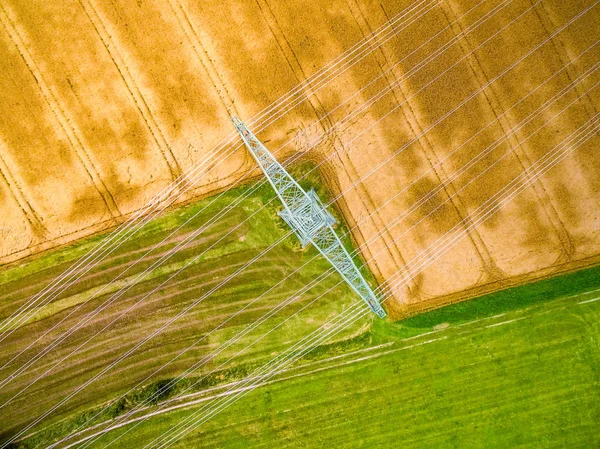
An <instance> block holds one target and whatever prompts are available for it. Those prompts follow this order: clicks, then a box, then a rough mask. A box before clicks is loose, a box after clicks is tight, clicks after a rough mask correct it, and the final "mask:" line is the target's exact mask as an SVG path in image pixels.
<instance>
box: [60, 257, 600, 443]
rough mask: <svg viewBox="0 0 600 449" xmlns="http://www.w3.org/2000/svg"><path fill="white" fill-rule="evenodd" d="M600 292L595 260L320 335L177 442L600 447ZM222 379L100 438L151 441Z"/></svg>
mask: <svg viewBox="0 0 600 449" xmlns="http://www.w3.org/2000/svg"><path fill="white" fill-rule="evenodd" d="M599 298H600V269H598V268H595V269H589V270H585V271H581V272H577V273H574V274H571V275H567V276H562V277H557V278H553V279H551V280H547V281H542V282H539V283H536V284H530V285H527V286H525V287H521V288H514V289H509V290H505V291H502V292H499V293H497V294H492V295H488V296H484V297H481V298H477V299H474V300H471V301H468V302H465V303H461V304H456V305H452V306H447V307H445V308H442V309H438V310H436V311H433V312H429V313H424V314H421V315H418V316H416V317H414V318H409V319H407V320H403V321H399V322H395V323H389V322H388V323H385V322H382V321H376V322H375V323H374V325H373V326H372V327H371V328H370V329H369V330H368V331H366V333H365V334H364V337H366V338H363V339H361V344H360V345H359V346H358V347H356V346H355V345H347V346H345V349H343V350H339V349H338V348H336V346H340V345H339V343H338V344H337V345H331V346H325V347H321V348H317V350H316V351H315V353H314V354H313V355H312V356H311V357H309V358H308V360H306V361H305V362H304V363H303V364H302V365H300V366H296V367H295V368H293V369H291V370H289V371H287V372H285V373H282V374H281V375H280V376H278V379H277V380H276V381H275V382H273V383H270V384H269V385H265V386H261V387H259V388H257V389H256V390H254V391H253V392H252V393H250V394H249V395H247V396H246V397H244V398H242V399H240V400H239V402H237V403H236V404H234V405H232V406H231V407H230V408H229V409H226V410H225V411H224V412H223V413H221V414H220V415H218V416H217V417H215V418H214V419H213V420H211V421H209V422H208V423H206V424H205V425H204V426H202V427H201V428H199V429H198V430H196V431H194V432H192V433H191V434H190V435H189V436H188V437H187V438H186V439H185V440H183V441H182V442H180V443H179V444H175V445H174V446H173V447H199V448H213V447H215V448H216V447H224V448H254V447H257V448H258V447H276V446H282V445H284V446H286V447H326V446H330V445H337V446H341V447H364V446H365V445H374V446H379V445H382V446H387V445H388V444H389V442H390V441H401V442H402V446H403V447H418V448H421V447H496V448H513V447H516V446H526V447H545V448H547V447H565V446H569V447H574V448H578V447H581V448H588V447H595V446H597V445H598V444H599V443H600V440H599V436H598V432H597V422H598V419H599V417H600V406H599V403H600V402H599V399H600V382H599V377H598V370H599V369H600V351H599V349H600V325H599V322H598V314H599V313H600V300H599ZM354 340H355V341H356V340H357V338H356V337H355V338H354ZM220 391H221V390H218V389H217V391H214V390H213V391H210V392H208V393H206V394H205V395H203V394H202V393H198V394H196V395H195V396H194V395H192V397H188V398H186V400H182V401H180V402H177V401H176V400H171V404H170V405H171V406H179V407H181V408H180V409H178V410H174V411H171V412H169V413H166V414H161V415H158V416H154V417H152V418H150V419H148V420H146V421H142V422H141V424H139V423H137V422H134V423H132V424H130V425H129V427H132V426H133V425H135V424H139V425H138V426H137V427H136V428H135V432H131V431H130V430H131V429H130V428H129V427H128V426H124V427H120V428H119V429H116V430H114V431H113V432H111V433H108V434H106V435H105V436H103V437H101V438H99V439H98V440H96V441H95V444H93V445H92V446H91V447H98V448H101V447H104V446H105V445H106V444H108V443H109V442H113V441H114V442H113V443H112V445H111V447H123V448H128V447H137V446H143V445H144V444H146V443H149V442H150V441H152V439H154V438H155V437H157V436H159V435H160V434H161V433H162V432H164V431H166V430H168V429H169V428H171V427H172V426H174V425H176V424H177V423H179V422H181V421H182V420H183V419H184V418H185V417H187V416H189V415H190V414H191V413H193V412H194V411H195V410H196V409H197V407H200V406H201V405H203V404H204V403H203V402H202V398H203V397H204V396H210V395H214V394H218V393H219V392H220ZM195 401H198V402H199V405H196V406H188V407H185V405H186V402H187V403H188V404H189V403H193V402H195ZM154 410H156V409H155V408H152V407H151V408H149V409H147V410H145V411H144V413H152V412H153V411H154ZM97 430H98V429H96V431H97ZM83 436H85V433H84V434H82V435H80V436H79V438H83ZM120 436H121V438H119V439H117V437H120ZM75 441H78V439H77V438H74V439H72V440H71V441H70V442H75Z"/></svg>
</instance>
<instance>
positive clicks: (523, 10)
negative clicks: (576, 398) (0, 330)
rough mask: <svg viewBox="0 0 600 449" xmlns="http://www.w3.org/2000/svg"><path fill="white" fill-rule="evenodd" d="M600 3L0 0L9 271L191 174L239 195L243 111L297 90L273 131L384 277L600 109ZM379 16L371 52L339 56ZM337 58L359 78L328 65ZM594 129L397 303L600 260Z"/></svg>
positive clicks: (451, 297) (270, 137)
mask: <svg viewBox="0 0 600 449" xmlns="http://www.w3.org/2000/svg"><path fill="white" fill-rule="evenodd" d="M599 14H600V9H599V8H598V7H597V6H596V5H595V3H594V2H592V1H590V0H569V1H564V0H544V1H530V0H510V1H509V0H506V1H500V0H483V1H479V0H477V1H476V0H468V1H456V0H452V1H444V2H433V1H425V2H418V4H413V2H411V1H408V0H402V1H396V0H394V1H383V2H379V1H372V0H358V1H357V0H350V1H345V0H334V1H328V2H310V4H307V3H306V2H305V1H301V0H298V1H289V2H285V4H282V3H280V2H271V1H269V0H259V1H257V2H240V1H238V0H226V1H224V2H219V3H218V4H215V3H213V2H188V1H185V0H168V1H165V2H152V1H140V2H137V3H135V4H133V3H131V2H126V1H112V2H108V1H100V0H82V1H75V0H61V1H59V2H43V1H41V0H35V1H32V2H26V3H23V2H21V1H18V0H9V1H6V2H3V3H2V8H1V9H0V19H1V20H0V43H1V44H0V52H2V53H1V54H0V61H1V62H0V64H2V66H1V67H0V68H1V70H0V84H1V85H2V86H5V87H4V88H3V89H2V90H0V108H2V113H1V114H0V172H1V173H0V174H1V175H2V176H0V198H1V199H2V200H1V201H0V207H1V213H2V216H3V217H4V219H3V221H2V228H1V229H0V233H1V234H0V235H1V236H2V238H1V239H0V261H2V262H10V261H14V260H18V259H21V258H22V257H24V256H27V255H30V254H36V253H39V252H41V251H43V250H45V249H48V248H51V247H58V246H60V245H62V244H65V243H68V242H73V241H76V240H77V239H79V238H81V237H83V236H90V235H94V234H95V233H97V232H99V231H102V230H106V229H109V228H111V227H113V226H114V225H115V224H116V223H119V222H121V221H122V220H124V219H126V218H127V217H129V216H131V214H135V213H136V211H138V210H140V208H141V207H142V206H143V205H144V204H145V203H146V202H147V201H148V200H149V199H150V198H152V197H153V195H156V194H157V193H158V192H160V191H161V190H162V189H163V188H165V187H166V186H168V185H170V183H171V182H172V181H173V180H175V179H177V177H178V176H179V175H180V174H181V173H186V172H187V170H190V169H191V168H192V167H195V168H196V169H197V170H199V172H194V173H195V174H196V175H198V176H195V177H191V178H189V179H188V181H189V183H188V184H187V185H186V187H185V189H182V191H181V192H180V193H179V194H178V195H179V196H178V199H177V201H178V202H179V204H182V203H183V202H186V201H189V200H191V199H194V198H195V199H197V198H203V197H206V196H209V195H211V194H214V193H215V192H218V191H220V190H223V189H227V188H230V187H232V186H234V185H236V183H238V182H239V180H240V179H241V178H242V177H243V176H244V175H245V174H246V173H247V172H248V170H250V169H251V168H252V167H254V166H253V164H252V161H251V159H250V158H249V156H248V154H247V153H246V152H245V151H243V150H241V148H240V147H239V146H237V142H233V143H232V141H230V140H227V136H231V132H232V131H233V129H232V127H231V123H230V120H229V119H230V116H231V115H234V114H236V115H239V116H240V117H241V118H242V119H244V120H245V119H248V120H249V119H250V118H252V117H255V116H257V114H259V112H260V111H263V110H264V108H268V107H269V105H272V104H276V101H277V100H278V99H279V98H282V96H284V95H286V94H288V93H289V92H291V91H292V90H293V89H294V88H295V86H297V85H299V83H303V84H300V87H299V90H298V92H299V93H298V94H297V95H296V96H292V97H286V98H288V101H287V102H284V103H283V105H284V106H285V107H284V106H281V108H279V109H277V108H276V111H277V113H276V112H272V113H270V114H267V116H266V117H267V118H264V117H263V119H262V120H260V121H259V123H260V124H261V125H260V126H259V125H256V128H257V129H256V130H257V131H260V132H259V134H258V135H259V137H260V138H261V139H263V140H264V141H265V142H267V143H268V146H269V147H270V148H271V149H272V150H275V149H279V153H278V154H279V157H281V158H282V159H285V158H286V157H288V156H291V155H294V154H298V153H306V154H305V157H307V158H310V159H312V160H315V161H318V162H319V163H321V162H322V163H323V165H322V174H323V176H324V177H325V181H326V183H327V185H328V186H329V188H330V190H331V191H332V192H333V193H334V194H336V195H338V194H341V193H343V195H342V196H341V197H340V199H339V201H338V204H339V207H340V209H341V211H342V213H343V214H344V217H345V219H346V220H347V222H348V223H349V224H350V225H351V226H354V224H356V223H357V222H358V221H360V223H361V224H360V225H359V226H357V227H356V229H354V230H353V233H354V239H355V241H357V242H358V243H363V242H369V243H368V244H367V245H366V247H365V248H364V250H363V253H364V254H363V255H364V257H365V258H366V259H369V260H370V262H369V268H370V270H371V271H372V272H373V274H374V275H375V277H376V278H377V281H378V282H379V283H380V284H385V283H387V282H389V281H390V278H391V277H392V276H393V275H394V273H396V272H397V271H398V270H399V269H401V268H403V267H404V266H405V265H406V264H407V263H408V262H409V261H410V260H411V259H413V258H414V257H415V256H416V255H418V254H419V253H420V252H421V251H422V250H423V249H424V248H426V247H427V246H428V245H429V244H430V243H431V242H433V241H435V239H437V238H438V237H439V236H440V235H442V234H443V233H444V232H445V231H446V230H447V229H449V228H451V227H452V226H455V225H461V223H462V224H463V225H464V226H467V225H468V222H469V214H470V213H471V212H472V211H473V210H474V209H475V208H476V207H477V206H478V205H479V204H481V202H482V201H485V200H486V199H487V198H488V197H489V195H490V194H492V193H493V192H495V191H496V190H497V189H499V188H500V187H502V186H503V185H505V184H506V183H507V182H508V181H509V180H511V179H513V177H514V176H516V175H517V174H519V173H521V172H522V171H523V170H525V169H527V168H528V167H530V166H531V164H532V163H533V162H534V161H536V160H537V159H538V158H539V157H541V156H542V155H544V154H545V153H546V152H548V151H549V150H550V149H551V148H553V146H555V145H556V144H557V143H559V142H560V141H561V140H562V139H564V138H565V137H566V136H569V135H570V134H571V133H572V132H573V131H574V130H576V129H577V128H578V127H579V126H581V125H582V124H584V123H586V121H587V120H588V119H589V118H590V117H592V116H593V115H594V114H596V113H597V112H598V109H599V102H600V95H599V94H598V89H597V88H596V83H597V80H598V72H597V71H596V70H594V71H592V72H590V73H588V70H590V69H591V68H593V67H594V64H595V63H596V62H597V61H598V54H599V50H598V47H597V46H594V44H595V43H597V41H598V39H600V31H599V30H600V27H598V26H597V24H598V21H599V20H600V19H599ZM385 26H388V28H387V30H391V31H393V32H391V31H390V32H389V33H387V34H380V35H378V37H377V39H375V41H374V42H373V40H371V41H370V44H369V46H368V51H366V52H365V53H364V55H363V56H362V57H361V59H360V60H354V59H352V58H351V57H350V56H348V54H347V53H344V51H345V50H348V51H349V49H352V48H354V45H355V44H357V43H360V42H362V41H361V40H362V39H365V38H366V37H368V36H369V35H370V33H371V32H376V31H377V30H381V29H382V27H385ZM155 36H161V39H155ZM384 36H385V38H384ZM340 55H345V57H344V58H342V59H341V61H343V62H344V64H346V65H344V66H340V67H342V68H344V70H341V69H340V70H337V66H336V71H335V72H332V73H334V74H332V73H330V72H327V71H325V72H321V71H320V70H321V69H322V68H325V69H327V68H328V67H329V66H330V63H331V61H334V60H336V58H339V57H340ZM509 69H510V70H509ZM332 70H333V69H332ZM505 70H506V73H504V71H505ZM323 73H325V74H326V75H327V77H325V78H322V79H324V80H326V81H327V82H324V81H323V83H321V82H319V83H318V84H315V83H316V81H315V83H313V82H312V81H311V80H312V79H313V78H311V77H313V76H316V75H319V74H323ZM334 75H335V76H334ZM500 75H501V76H500ZM319 76H320V75H319ZM318 79H321V78H318ZM564 89H567V90H566V91H564V92H563V90H564ZM560 92H563V95H562V96H561V97H560V98H559V99H557V101H556V102H554V103H552V104H550V105H548V107H547V108H546V109H544V110H542V111H541V112H539V114H537V115H535V116H534V120H532V121H531V122H527V123H525V124H523V121H524V120H525V118H527V117H528V115H529V114H530V113H532V112H535V111H537V110H538V109H539V108H541V107H542V106H544V105H546V103H547V102H548V101H549V100H550V99H551V98H552V97H553V96H554V95H556V94H558V93H560ZM380 93H381V96H380V97H377V95H378V94H380ZM472 94H473V95H475V94H476V95H475V97H473V98H472V99H471V100H469V101H467V102H466V103H464V104H462V103H463V102H465V101H466V99H467V98H469V96H470V95H472ZM373 98H378V99H377V100H376V101H375V100H372V101H371V99H373ZM292 104H293V105H294V106H293V107H292ZM364 105H367V106H368V107H365V108H364V109H360V108H361V107H363V106H364ZM459 105H461V106H460V108H458V106H459ZM282 108H283V109H282ZM454 108H458V109H456V111H454V112H453V113H452V114H451V115H449V116H448V117H446V118H444V120H443V121H441V122H440V123H438V121H440V120H441V119H442V117H445V114H446V113H447V112H449V111H451V110H453V109H454ZM563 109H564V110H563ZM267 119H268V120H267ZM263 124H264V126H263ZM267 124H268V126H267ZM513 131H514V132H513ZM323 134H326V138H321V137H322V136H323ZM472 136H475V137H473V138H472V139H470V138H471V137H472ZM417 137H418V138H417ZM499 139H500V142H499V143H497V147H494V150H493V151H492V152H491V153H489V154H488V155H487V157H485V158H483V159H482V160H480V161H479V162H478V163H477V164H475V165H474V166H473V167H471V169H469V170H468V171H467V172H466V173H463V174H461V175H460V176H458V175H455V174H456V173H458V172H459V170H460V169H461V167H463V165H464V164H466V163H467V162H468V161H470V160H471V159H472V158H474V157H475V156H476V155H477V154H479V152H480V151H482V149H484V148H487V147H488V146H490V145H492V144H495V143H496V142H498V140H499ZM597 139H598V137H597V136H596V137H595V138H593V139H590V140H589V141H588V142H587V143H585V144H584V145H583V147H582V148H581V149H580V150H578V151H577V152H576V153H575V154H573V155H572V156H571V157H570V158H569V160H568V162H565V163H564V167H565V168H564V169H562V170H553V171H552V172H550V173H548V175H547V176H546V177H544V179H542V180H539V181H536V182H535V183H534V185H533V187H532V189H530V190H529V191H528V192H526V193H525V194H524V195H522V196H521V197H520V198H519V199H517V200H516V201H515V202H514V203H513V204H512V205H511V206H510V207H508V208H506V209H504V210H502V211H501V212H500V213H499V214H498V216H497V217H496V218H495V219H494V220H491V221H490V222H489V223H486V224H484V225H483V226H481V227H478V228H477V229H474V230H471V231H470V233H469V234H470V235H469V238H467V239H464V241H462V242H461V243H460V245H458V246H457V247H456V248H455V249H454V251H452V252H451V253H448V254H446V255H444V256H443V257H442V258H441V259H440V260H439V261H438V263H436V264H434V265H432V266H430V267H428V268H427V269H426V270H423V272H422V273H419V275H418V276H415V278H414V279H412V281H411V282H410V284H409V285H407V286H403V287H402V288H395V287H394V285H393V282H391V281H390V282H389V284H390V285H389V286H390V289H391V290H392V293H393V295H394V298H395V301H393V302H392V301H390V303H389V306H388V309H389V311H390V312H391V313H393V314H394V316H396V317H401V316H403V315H404V314H406V313H410V312H414V311H418V310H423V309H429V308H432V307H436V306H439V305H441V304H444V303H449V302H454V301H457V300H460V299H464V298H467V297H471V296H473V295H478V294H482V293H484V292H490V291H494V290H497V289H500V288H504V287H506V286H507V285H515V284H520V283H523V282H527V281H529V280H531V279H535V278H540V277H544V276H547V275H550V274H552V273H558V272H564V271H568V270H571V269H575V268H578V267H583V266H590V265H593V264H594V263H596V262H598V254H599V253H600V240H599V235H600V234H598V229H600V226H599V222H598V220H599V218H598V214H597V213H594V211H597V210H598V207H599V206H598V195H597V192H598V191H599V190H600V186H599V185H598V179H597V176H596V174H597V172H598V167H599V166H600V159H599V158H600V156H599V154H600V153H599V152H598V151H596V150H595V148H596V147H597V144H598V142H597ZM223 142H225V143H223ZM463 144H464V146H463V147H461V150H460V151H458V152H456V153H454V150H455V149H457V148H458V147H460V146H461V145H463ZM400 149H402V151H399V150H400ZM500 159H501V160H500ZM499 160H500V161H499ZM496 162H498V163H497V164H495V163H496ZM373 171H375V172H374V173H373ZM483 172H486V174H485V175H482V177H481V178H480V179H478V181H477V182H474V183H473V184H471V181H472V180H473V178H474V177H476V176H478V175H480V174H481V173H483ZM252 175H253V176H255V175H258V172H256V171H255V172H253V173H252ZM382 187H384V188H382ZM432 189H436V193H435V194H434V195H433V196H432V197H431V198H429V199H428V200H427V201H425V202H424V203H422V204H420V205H419V206H418V207H416V208H415V209H410V208H411V207H413V205H414V204H415V202H417V201H419V200H420V199H421V198H423V196H424V195H425V194H427V193H428V192H429V191H431V190H432ZM375 210H377V212H374V211H375ZM406 210H411V212H410V214H409V215H408V216H406V217H404V218H403V219H402V220H401V221H399V222H397V223H395V224H394V225H393V226H392V227H390V228H389V229H386V228H385V225H386V224H387V223H390V222H392V221H393V220H394V219H395V218H396V217H398V215H399V214H400V213H402V212H404V211H406ZM362 217H367V218H368V219H366V220H361V218H362ZM417 223H418V226H417ZM507 235H509V236H512V239H511V242H512V244H511V245H510V247H509V248H507V247H506V245H504V241H505V236H507ZM375 254H376V256H374V257H371V256H372V255H375ZM457 261H460V263H457Z"/></svg>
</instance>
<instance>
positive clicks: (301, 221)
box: [232, 117, 386, 318]
mask: <svg viewBox="0 0 600 449" xmlns="http://www.w3.org/2000/svg"><path fill="white" fill-rule="evenodd" d="M232 121H233V124H234V126H235V127H236V129H237V130H238V132H239V133H240V136H241V137H242V140H243V141H244V143H245V144H246V146H247V147H248V149H249V150H250V153H252V156H253V157H254V159H256V162H258V165H259V166H260V168H261V169H262V171H263V172H264V173H265V175H266V176H267V179H268V180H269V182H270V183H271V185H272V186H273V188H274V189H275V192H276V193H277V196H278V197H279V199H280V200H281V202H282V203H283V210H282V211H281V212H279V216H280V217H281V218H283V220H284V221H285V222H286V223H287V224H288V225H289V226H290V227H291V228H292V230H293V231H294V233H295V234H296V235H297V236H298V238H299V239H300V242H301V243H302V246H306V245H308V244H309V243H312V244H313V245H314V246H315V248H317V249H318V250H319V252H320V253H321V254H322V255H323V256H324V257H325V258H326V259H327V260H328V261H329V263H331V265H333V268H335V269H336V270H337V271H338V272H339V273H340V274H341V275H342V278H344V280H345V281H346V282H347V283H348V284H349V285H350V287H352V289H353V290H354V291H355V292H356V293H358V294H359V296H360V297H361V298H362V299H363V300H364V301H365V302H366V303H367V305H368V306H369V307H370V308H371V309H372V310H373V312H375V313H376V314H377V316H379V317H380V318H383V317H385V315H386V313H385V310H383V308H382V307H381V305H380V304H379V300H378V299H377V297H376V296H375V293H373V290H371V287H369V284H367V281H365V278H364V277H363V276H362V274H361V273H360V270H359V269H358V267H357V266H356V265H355V264H354V261H353V260H352V258H351V257H350V254H348V251H346V248H344V245H342V242H341V241H340V239H339V238H338V236H337V235H336V233H335V231H334V230H333V225H334V224H335V223H336V220H335V218H333V216H332V215H331V214H330V213H329V212H328V211H327V209H325V207H324V206H323V204H322V203H321V201H320V199H319V197H318V196H317V194H316V192H315V191H314V190H313V189H311V190H310V191H308V192H306V191H304V189H303V188H302V187H300V185H298V183H297V182H296V181H295V180H294V178H292V177H291V176H290V174H289V173H288V172H287V171H286V170H285V168H283V166H282V165H281V164H280V163H279V162H277V160H276V159H275V158H274V157H273V155H272V154H271V153H270V152H269V150H267V149H266V148H265V146H264V145H263V144H262V143H261V142H260V140H258V139H257V138H256V136H255V135H254V134H252V132H251V131H250V130H249V129H248V128H247V127H246V125H244V124H243V123H242V122H241V121H240V119H238V118H237V117H233V118H232Z"/></svg>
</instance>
